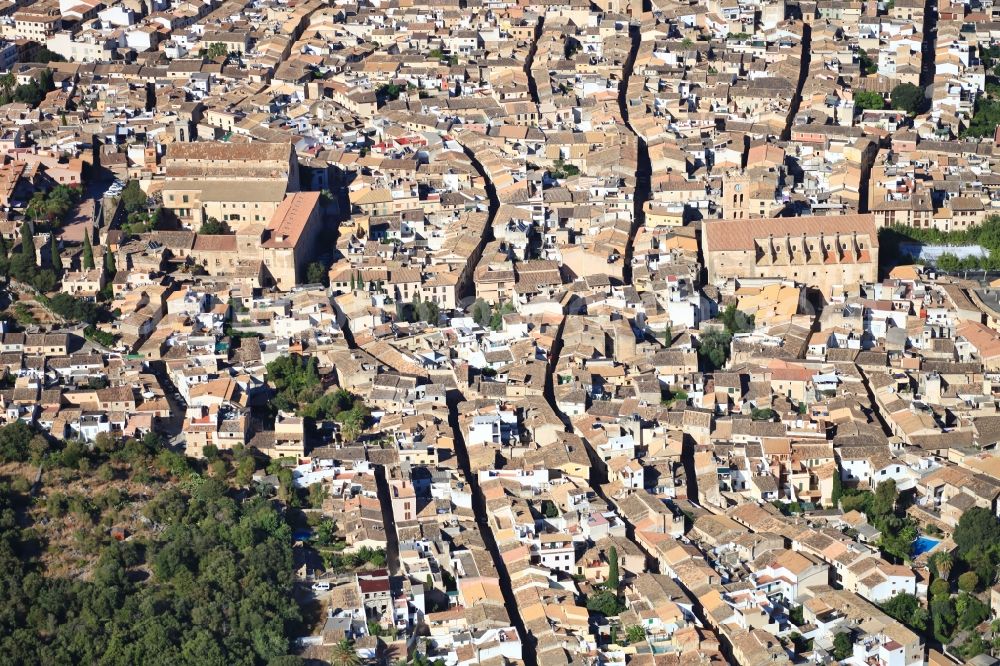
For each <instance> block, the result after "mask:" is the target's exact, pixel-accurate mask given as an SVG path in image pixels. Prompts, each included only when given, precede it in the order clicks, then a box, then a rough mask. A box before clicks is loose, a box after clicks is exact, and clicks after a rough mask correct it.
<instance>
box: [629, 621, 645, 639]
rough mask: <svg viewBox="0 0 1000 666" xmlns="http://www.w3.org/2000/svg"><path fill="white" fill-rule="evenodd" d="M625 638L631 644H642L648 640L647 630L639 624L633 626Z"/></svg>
mask: <svg viewBox="0 0 1000 666" xmlns="http://www.w3.org/2000/svg"><path fill="white" fill-rule="evenodd" d="M625 638H627V639H628V642H629V643H641V642H642V641H644V640H646V630H645V629H643V628H642V627H640V626H639V625H638V624H633V625H631V626H630V627H629V628H627V629H626V630H625Z"/></svg>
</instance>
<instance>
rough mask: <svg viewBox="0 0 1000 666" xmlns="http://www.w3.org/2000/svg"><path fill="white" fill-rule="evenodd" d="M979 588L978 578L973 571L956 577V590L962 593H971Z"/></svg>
mask: <svg viewBox="0 0 1000 666" xmlns="http://www.w3.org/2000/svg"><path fill="white" fill-rule="evenodd" d="M978 586H979V576H978V575H976V572H975V571H966V572H965V573H963V574H962V575H961V576H959V577H958V589H960V590H962V591H963V592H968V593H970V594H971V593H972V592H975V591H976V588H977V587H978Z"/></svg>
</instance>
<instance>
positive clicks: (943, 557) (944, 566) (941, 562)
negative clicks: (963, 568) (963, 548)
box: [934, 550, 954, 580]
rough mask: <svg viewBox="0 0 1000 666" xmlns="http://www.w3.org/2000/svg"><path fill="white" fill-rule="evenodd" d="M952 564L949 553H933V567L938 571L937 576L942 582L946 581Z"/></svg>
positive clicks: (943, 551)
mask: <svg viewBox="0 0 1000 666" xmlns="http://www.w3.org/2000/svg"><path fill="white" fill-rule="evenodd" d="M952 564H954V562H953V561H952V559H951V553H949V552H948V551H945V550H942V551H941V552H940V553H935V555H934V566H935V567H936V568H937V570H938V575H939V576H940V577H941V578H943V579H944V580H948V574H950V573H951V566H952Z"/></svg>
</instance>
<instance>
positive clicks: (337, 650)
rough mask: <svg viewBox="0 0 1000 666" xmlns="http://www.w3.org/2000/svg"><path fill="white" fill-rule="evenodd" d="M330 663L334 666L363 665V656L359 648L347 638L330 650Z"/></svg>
mask: <svg viewBox="0 0 1000 666" xmlns="http://www.w3.org/2000/svg"><path fill="white" fill-rule="evenodd" d="M330 663H331V664H333V666H361V658H360V657H359V656H358V653H357V650H355V649H354V646H353V645H352V644H351V641H349V640H347V639H346V638H345V639H344V640H342V641H340V642H339V643H337V644H336V645H334V646H333V650H331V651H330Z"/></svg>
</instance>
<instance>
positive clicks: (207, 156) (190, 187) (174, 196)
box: [162, 142, 299, 231]
mask: <svg viewBox="0 0 1000 666" xmlns="http://www.w3.org/2000/svg"><path fill="white" fill-rule="evenodd" d="M164 166H165V169H166V180H165V182H164V183H163V188H162V193H163V207H164V208H165V209H166V210H167V211H169V212H170V213H171V214H173V215H174V216H176V217H177V219H178V220H179V221H180V222H181V223H182V224H184V225H186V226H189V227H191V228H192V229H193V230H194V231H198V229H200V228H201V225H202V223H203V222H205V221H206V220H207V219H208V218H210V217H212V218H215V219H217V220H219V221H222V222H226V223H228V224H229V226H230V227H231V228H232V229H233V230H234V231H240V230H241V229H242V228H243V227H246V226H248V225H252V224H254V223H257V224H266V223H267V222H268V220H270V219H271V217H272V215H274V213H275V211H277V210H278V207H279V206H280V205H281V203H282V201H283V200H284V198H285V194H286V193H287V192H295V191H297V190H298V189H299V174H298V161H297V160H296V157H295V151H294V149H293V148H292V145H291V144H290V143H265V142H252V143H224V142H219V143H206V142H196V143H174V144H171V146H170V148H169V149H168V150H167V156H166V158H165V159H164Z"/></svg>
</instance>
